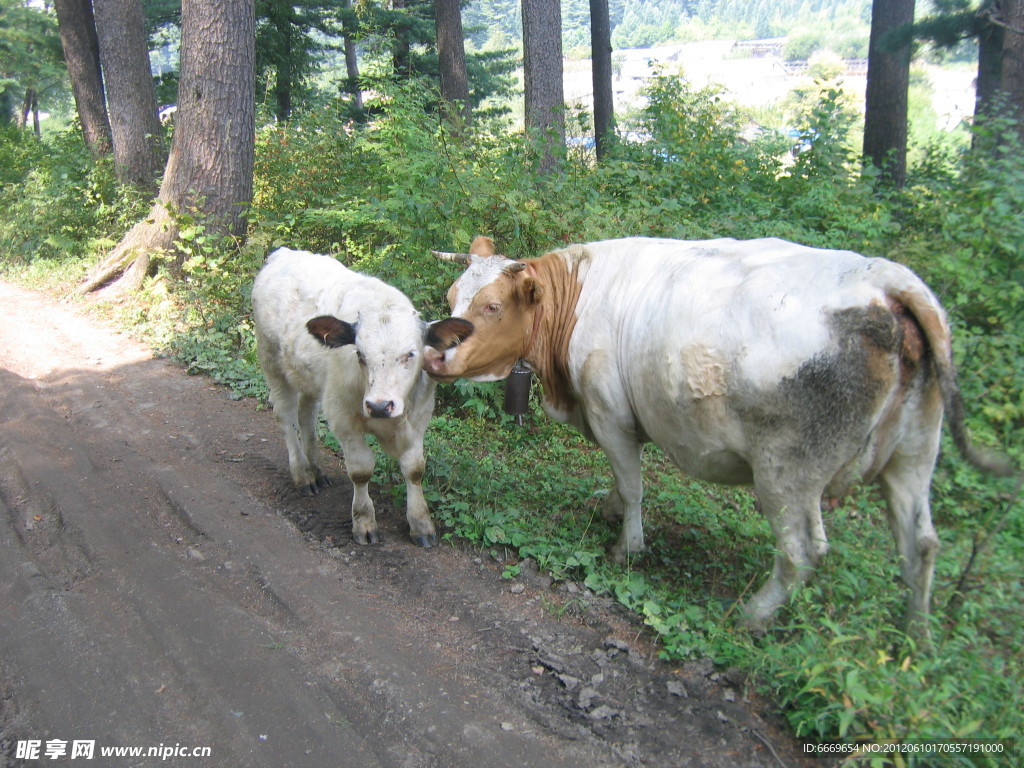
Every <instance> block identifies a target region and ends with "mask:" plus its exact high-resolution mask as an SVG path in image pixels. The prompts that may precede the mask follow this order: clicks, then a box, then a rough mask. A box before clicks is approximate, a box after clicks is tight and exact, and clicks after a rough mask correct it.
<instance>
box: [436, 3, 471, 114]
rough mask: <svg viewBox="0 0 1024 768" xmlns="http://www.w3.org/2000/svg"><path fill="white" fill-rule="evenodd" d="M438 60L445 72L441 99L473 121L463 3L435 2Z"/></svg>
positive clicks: (455, 111)
mask: <svg viewBox="0 0 1024 768" xmlns="http://www.w3.org/2000/svg"><path fill="white" fill-rule="evenodd" d="M434 24H435V28H436V30H437V59H438V65H439V67H440V70H441V98H442V99H443V100H444V101H445V102H446V103H447V104H451V105H453V106H454V114H459V115H461V116H462V117H463V118H468V117H469V78H468V77H467V75H466V46H465V39H464V35H463V33H462V11H461V10H460V9H459V0H434Z"/></svg>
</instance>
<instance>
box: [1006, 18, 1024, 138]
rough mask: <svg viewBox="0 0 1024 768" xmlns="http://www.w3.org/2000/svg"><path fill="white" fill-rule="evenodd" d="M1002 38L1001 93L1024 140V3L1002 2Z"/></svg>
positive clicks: (1018, 132)
mask: <svg viewBox="0 0 1024 768" xmlns="http://www.w3.org/2000/svg"><path fill="white" fill-rule="evenodd" d="M1001 5H1002V7H1003V23H1004V24H1006V28H1005V33H1004V37H1003V78H1002V83H1001V88H1002V91H1003V92H1004V93H1005V94H1006V106H1007V108H1008V109H1009V111H1010V116H1011V117H1013V118H1014V119H1016V121H1017V134H1018V135H1019V136H1020V137H1021V139H1022V140H1024V0H1002V3H1001Z"/></svg>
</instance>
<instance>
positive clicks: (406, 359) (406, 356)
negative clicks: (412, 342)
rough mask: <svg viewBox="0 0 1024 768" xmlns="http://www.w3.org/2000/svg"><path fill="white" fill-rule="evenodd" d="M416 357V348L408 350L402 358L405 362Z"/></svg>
mask: <svg viewBox="0 0 1024 768" xmlns="http://www.w3.org/2000/svg"><path fill="white" fill-rule="evenodd" d="M415 358H416V350H415V349H414V350H413V351H412V352H407V353H406V355H405V357H403V358H402V360H403V361H404V362H406V363H409V362H412V361H413V360H414V359H415Z"/></svg>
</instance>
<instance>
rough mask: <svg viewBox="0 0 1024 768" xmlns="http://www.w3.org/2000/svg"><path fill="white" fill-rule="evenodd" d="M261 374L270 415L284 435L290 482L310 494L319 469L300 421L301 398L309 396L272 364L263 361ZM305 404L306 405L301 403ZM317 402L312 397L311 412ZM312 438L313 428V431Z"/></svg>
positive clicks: (299, 489)
mask: <svg viewBox="0 0 1024 768" xmlns="http://www.w3.org/2000/svg"><path fill="white" fill-rule="evenodd" d="M263 371H264V376H265V377H266V379H267V386H268V388H269V389H270V401H271V403H273V405H274V418H275V419H277V423H278V424H279V425H280V427H281V433H282V434H283V435H284V444H285V447H286V448H287V449H288V469H289V471H290V472H291V476H292V482H293V483H294V484H295V487H296V489H297V490H298V491H299V493H300V494H302V495H303V496H312V495H314V494H315V493H316V492H317V491H318V490H319V485H318V482H317V473H318V472H319V470H318V469H317V468H316V466H315V465H314V464H313V463H312V462H311V460H310V458H309V455H308V454H307V450H308V437H307V433H306V431H305V430H304V426H305V425H304V423H303V422H304V421H305V419H304V418H303V417H302V413H301V411H302V410H303V407H304V406H303V404H302V403H303V401H305V402H307V403H308V401H309V400H310V399H311V398H308V397H307V396H306V395H303V394H300V393H299V391H298V390H297V389H295V388H294V387H293V386H292V385H291V384H290V383H289V382H288V379H287V378H286V377H285V376H284V375H283V374H281V373H280V372H279V371H278V370H277V369H276V367H275V366H273V365H271V364H268V363H266V362H265V363H264V366H263ZM305 407H307V408H308V405H307V406H305ZM316 407H317V402H316V400H315V399H312V410H313V412H314V413H315V412H316ZM313 436H314V439H315V437H316V432H315V430H314V432H313Z"/></svg>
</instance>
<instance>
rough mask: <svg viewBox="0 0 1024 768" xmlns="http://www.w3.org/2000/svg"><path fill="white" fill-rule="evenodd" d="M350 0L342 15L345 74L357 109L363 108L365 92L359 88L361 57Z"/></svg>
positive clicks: (351, 0)
mask: <svg viewBox="0 0 1024 768" xmlns="http://www.w3.org/2000/svg"><path fill="white" fill-rule="evenodd" d="M354 2H355V0H348V11H346V12H345V14H344V15H343V16H342V22H341V28H342V37H343V38H344V42H345V74H346V75H347V79H348V92H349V93H351V94H352V97H353V100H354V101H355V106H356V109H358V110H359V111H362V109H363V92H362V90H361V89H360V88H359V59H358V58H357V57H356V24H355V22H354V20H353V19H352V16H351V15H350V14H351V11H352V4H353V3H354Z"/></svg>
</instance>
